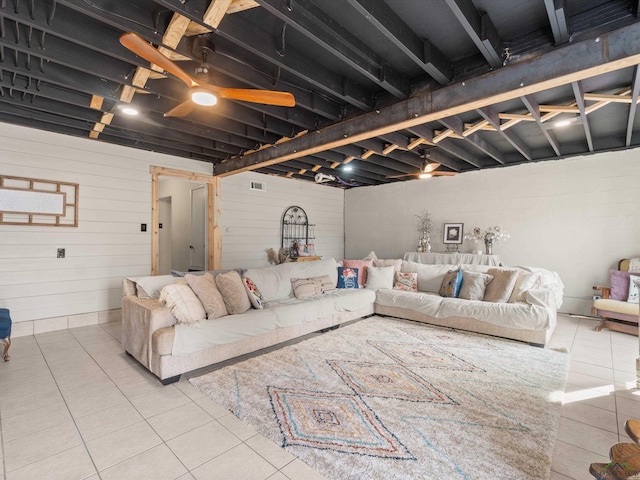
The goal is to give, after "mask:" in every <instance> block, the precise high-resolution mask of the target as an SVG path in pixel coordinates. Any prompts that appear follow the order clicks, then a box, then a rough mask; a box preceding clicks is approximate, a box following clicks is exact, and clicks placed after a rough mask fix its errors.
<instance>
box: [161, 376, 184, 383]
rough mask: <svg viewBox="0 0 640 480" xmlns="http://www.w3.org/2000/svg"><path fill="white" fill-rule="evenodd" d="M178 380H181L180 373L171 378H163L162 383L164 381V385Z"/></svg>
mask: <svg viewBox="0 0 640 480" xmlns="http://www.w3.org/2000/svg"><path fill="white" fill-rule="evenodd" d="M178 380H180V375H176V376H175V377H169V378H161V379H160V383H162V384H163V385H171V384H172V383H176V382H177V381H178Z"/></svg>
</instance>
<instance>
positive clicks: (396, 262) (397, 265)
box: [373, 258, 402, 272]
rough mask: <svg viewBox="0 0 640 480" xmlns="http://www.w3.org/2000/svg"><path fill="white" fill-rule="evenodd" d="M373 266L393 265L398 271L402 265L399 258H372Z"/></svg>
mask: <svg viewBox="0 0 640 480" xmlns="http://www.w3.org/2000/svg"><path fill="white" fill-rule="evenodd" d="M373 266H374V267H393V269H394V271H396V272H399V271H400V267H401V266H402V259H401V258H397V259H396V258H392V259H389V260H380V259H379V258H377V259H374V260H373Z"/></svg>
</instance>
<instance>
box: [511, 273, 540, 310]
mask: <svg viewBox="0 0 640 480" xmlns="http://www.w3.org/2000/svg"><path fill="white" fill-rule="evenodd" d="M540 280H541V278H540V274H539V273H538V272H524V271H519V272H518V278H517V280H516V284H515V285H514V286H513V291H512V292H511V296H510V297H509V300H508V303H514V302H524V301H525V298H526V295H527V292H528V291H529V290H531V289H534V288H539V287H540Z"/></svg>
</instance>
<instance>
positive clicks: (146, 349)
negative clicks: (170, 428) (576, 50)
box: [122, 259, 562, 384]
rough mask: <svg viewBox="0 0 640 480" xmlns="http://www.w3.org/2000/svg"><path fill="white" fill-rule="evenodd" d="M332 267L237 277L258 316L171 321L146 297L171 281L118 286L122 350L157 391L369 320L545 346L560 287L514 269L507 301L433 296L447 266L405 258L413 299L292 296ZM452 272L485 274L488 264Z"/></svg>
mask: <svg viewBox="0 0 640 480" xmlns="http://www.w3.org/2000/svg"><path fill="white" fill-rule="evenodd" d="M337 267H338V264H337V263H336V261H335V260H334V259H327V260H319V261H316V262H301V263H286V264H281V265H276V266H270V267H263V268H254V269H249V270H246V271H245V272H244V273H243V276H244V277H247V278H250V279H251V280H252V281H253V282H254V283H255V285H256V287H257V288H258V290H259V291H260V292H261V294H262V296H263V299H264V302H265V303H264V308H263V309H256V308H251V309H249V310H247V311H246V312H244V313H239V314H234V315H227V316H223V317H221V318H216V319H215V320H206V319H204V318H203V319H202V320H199V321H197V322H195V323H191V324H182V323H179V322H178V321H177V320H176V318H175V317H174V316H173V315H172V314H171V312H170V310H169V308H167V307H166V306H165V305H163V303H161V302H160V301H159V300H158V298H153V297H158V296H159V292H160V290H161V289H162V287H163V286H164V285H168V284H171V283H173V282H175V281H176V280H177V279H176V278H175V277H171V276H163V277H140V278H130V279H125V280H124V282H123V299H122V317H123V318H122V321H123V335H122V343H123V346H124V349H125V350H126V351H127V352H128V353H129V354H131V355H132V356H133V357H135V358H136V359H137V360H138V361H139V362H140V363H142V365H144V366H145V367H146V368H148V369H149V370H150V371H151V372H153V373H154V374H155V375H156V376H158V377H159V379H160V380H161V381H162V382H163V383H165V384H167V383H171V382H173V381H176V380H178V379H179V377H180V375H181V374H182V373H185V372H188V371H191V370H194V369H197V368H200V367H204V366H208V365H212V364H215V363H218V362H222V361H224V360H228V359H231V358H234V357H237V356H240V355H243V354H246V353H251V352H255V351H258V350H260V349H263V348H266V347H269V346H272V345H276V344H279V343H282V342H285V341H288V340H291V339H295V338H297V337H300V336H302V335H306V334H308V333H312V332H315V331H319V330H324V329H328V328H330V327H335V326H337V325H340V324H341V323H344V322H346V321H349V320H353V319H357V318H361V317H365V316H368V315H372V314H373V313H377V314H381V315H389V316H393V317H398V318H404V319H408V320H415V321H420V322H425V323H430V324H436V325H442V326H446V327H454V328H460V329H464V330H470V331H474V332H478V333H485V334H489V335H495V336H500V337H505V338H511V339H515V340H520V341H524V342H529V343H532V344H537V345H545V344H546V343H547V341H548V340H549V337H550V335H551V333H552V332H553V330H554V328H555V325H556V311H557V308H559V306H560V304H561V302H562V282H561V281H560V279H559V277H558V276H557V274H555V273H553V272H549V271H547V270H542V269H534V268H527V267H521V268H517V270H518V272H519V273H518V280H519V282H518V284H517V285H516V287H515V288H513V293H511V295H510V301H509V302H506V303H492V302H486V301H482V300H463V299H459V298H443V297H441V296H440V295H438V289H439V287H440V285H441V284H442V280H443V278H444V276H445V274H447V272H448V271H450V270H452V269H455V268H456V266H454V265H423V264H418V263H414V262H407V261H403V262H402V265H401V271H402V272H405V273H415V274H416V275H417V286H418V291H417V292H409V291H400V290H396V289H393V288H391V287H392V286H393V285H392V284H390V285H388V287H389V288H379V289H377V290H371V289H366V288H363V289H335V290H331V291H327V292H324V293H323V294H322V295H316V296H313V297H310V298H304V299H299V298H296V297H295V296H294V294H293V290H292V286H291V280H292V279H295V278H313V277H320V276H323V275H328V276H329V277H330V279H331V282H332V283H333V285H335V284H336V281H337V276H338V274H337V270H338V268H337ZM460 268H462V269H463V270H467V271H474V272H486V271H487V270H488V269H490V268H495V267H489V266H482V265H462V266H460ZM509 268H511V269H514V268H515V267H509ZM534 277H535V278H534ZM533 280H535V281H533ZM519 290H520V291H519ZM144 297H152V298H144Z"/></svg>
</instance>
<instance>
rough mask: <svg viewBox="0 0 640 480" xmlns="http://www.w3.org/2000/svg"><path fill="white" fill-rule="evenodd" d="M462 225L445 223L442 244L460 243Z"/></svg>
mask: <svg viewBox="0 0 640 480" xmlns="http://www.w3.org/2000/svg"><path fill="white" fill-rule="evenodd" d="M463 226H464V225H463V224H462V223H445V224H444V239H443V240H442V241H443V243H445V244H447V243H462V238H463V237H462V230H463Z"/></svg>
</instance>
